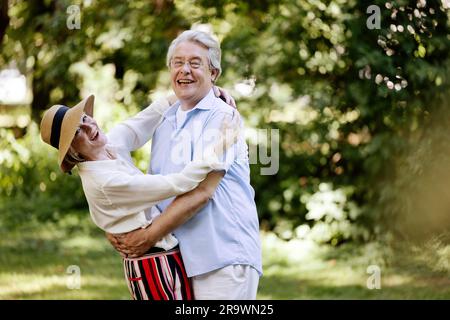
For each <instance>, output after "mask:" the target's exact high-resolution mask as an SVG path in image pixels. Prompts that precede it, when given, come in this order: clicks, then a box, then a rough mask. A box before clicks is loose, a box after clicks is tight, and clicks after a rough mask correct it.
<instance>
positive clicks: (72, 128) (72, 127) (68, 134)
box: [58, 95, 94, 172]
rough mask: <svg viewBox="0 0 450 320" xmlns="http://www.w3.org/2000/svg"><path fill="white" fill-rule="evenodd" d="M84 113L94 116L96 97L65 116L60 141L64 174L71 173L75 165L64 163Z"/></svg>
mask: <svg viewBox="0 0 450 320" xmlns="http://www.w3.org/2000/svg"><path fill="white" fill-rule="evenodd" d="M83 113H86V114H87V115H89V116H91V117H92V116H93V115H94V95H90V96H89V97H87V98H85V99H83V100H82V101H81V102H79V103H78V104H77V105H76V106H74V107H72V108H70V109H69V110H68V111H67V112H66V115H65V116H64V119H63V122H62V124H61V135H60V139H59V148H58V150H59V152H58V164H59V166H60V168H61V170H62V171H63V172H68V171H70V170H71V169H72V168H73V167H74V165H73V164H70V163H68V162H67V161H64V158H65V157H66V154H67V152H68V151H69V148H70V145H71V144H72V141H73V138H74V137H75V132H76V131H77V129H78V126H79V124H80V119H81V116H82V115H83Z"/></svg>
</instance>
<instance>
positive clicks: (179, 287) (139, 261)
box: [123, 248, 194, 300]
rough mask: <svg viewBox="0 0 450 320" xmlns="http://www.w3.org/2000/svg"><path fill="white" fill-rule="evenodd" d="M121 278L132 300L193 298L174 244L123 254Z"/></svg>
mask: <svg viewBox="0 0 450 320" xmlns="http://www.w3.org/2000/svg"><path fill="white" fill-rule="evenodd" d="M123 266H124V271H125V278H126V281H127V284H128V289H129V290H130V293H131V296H132V298H133V299H134V300H193V299H194V297H193V293H192V287H191V283H190V280H189V278H188V277H187V275H186V270H185V268H184V264H183V260H182V258H181V254H180V250H179V249H178V248H175V249H172V250H169V251H162V252H157V253H149V254H146V255H144V256H142V257H139V258H124V259H123Z"/></svg>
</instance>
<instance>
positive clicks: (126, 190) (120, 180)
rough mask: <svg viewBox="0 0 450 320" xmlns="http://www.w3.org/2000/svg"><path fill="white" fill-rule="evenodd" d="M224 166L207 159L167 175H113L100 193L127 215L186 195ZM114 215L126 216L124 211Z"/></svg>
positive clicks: (213, 158) (212, 157) (212, 159)
mask: <svg viewBox="0 0 450 320" xmlns="http://www.w3.org/2000/svg"><path fill="white" fill-rule="evenodd" d="M224 168H225V164H224V163H221V162H218V160H217V158H215V157H214V156H210V157H208V158H205V159H204V160H202V161H193V162H190V163H189V164H187V165H186V167H185V168H184V169H183V170H182V171H181V172H179V173H173V174H168V175H159V174H158V175H151V174H143V175H129V174H126V173H122V172H116V173H115V174H113V175H111V176H110V177H109V178H108V179H107V180H106V182H105V183H104V185H103V188H102V189H103V192H104V194H105V195H106V197H107V199H108V201H109V203H110V204H111V205H112V206H113V207H115V209H119V208H122V209H126V210H125V211H127V212H128V213H130V212H138V211H141V210H145V209H147V208H149V207H151V206H152V205H155V204H157V203H158V202H160V201H162V200H164V199H167V198H171V197H174V196H177V195H179V194H183V193H186V192H188V191H190V190H192V189H194V188H195V187H197V186H198V184H199V183H200V182H201V181H203V180H204V179H205V178H206V175H207V174H208V173H209V172H210V171H213V170H224ZM115 212H116V214H119V215H121V214H125V212H123V210H118V211H115Z"/></svg>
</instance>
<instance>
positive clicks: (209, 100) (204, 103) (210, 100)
mask: <svg viewBox="0 0 450 320" xmlns="http://www.w3.org/2000/svg"><path fill="white" fill-rule="evenodd" d="M215 99H216V96H215V94H214V90H213V89H212V88H211V90H209V92H208V93H207V94H206V96H204V97H203V99H202V100H200V101H199V103H197V104H196V105H195V107H194V108H192V109H191V110H189V112H191V111H193V110H195V109H200V110H211V109H212V108H214V106H215V104H216V101H215ZM180 105H181V102H180V101H179V100H178V101H177V102H175V103H174V104H173V105H172V106H171V107H169V109H167V111H166V112H165V113H164V117H166V118H167V117H170V116H174V115H175V113H176V112H177V110H178V108H179V107H180Z"/></svg>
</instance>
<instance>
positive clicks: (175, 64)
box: [170, 59, 203, 69]
mask: <svg viewBox="0 0 450 320" xmlns="http://www.w3.org/2000/svg"><path fill="white" fill-rule="evenodd" d="M186 63H187V64H188V65H189V67H191V68H192V69H198V68H200V67H201V66H202V65H203V63H202V61H200V60H197V59H195V60H190V61H186V62H184V61H183V60H181V59H175V60H170V67H171V68H175V69H179V68H182V67H184V65H185V64H186Z"/></svg>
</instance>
